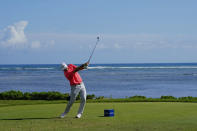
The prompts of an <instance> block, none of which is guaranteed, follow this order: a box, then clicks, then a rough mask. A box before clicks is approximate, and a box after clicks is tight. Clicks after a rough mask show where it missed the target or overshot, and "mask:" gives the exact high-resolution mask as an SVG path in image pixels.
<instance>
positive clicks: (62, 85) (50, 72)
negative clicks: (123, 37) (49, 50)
mask: <svg viewBox="0 0 197 131" xmlns="http://www.w3.org/2000/svg"><path fill="white" fill-rule="evenodd" d="M79 73H80V75H81V76H82V78H83V80H84V83H85V85H86V89H87V94H95V95H96V96H105V97H112V98H125V97H130V96H134V95H142V96H146V97H152V98H158V97H160V96H162V95H172V96H175V97H183V96H194V97H197V63H165V64H164V63H154V64H151V63H149V64H91V65H90V67H89V68H88V69H87V70H83V71H80V72H79ZM9 90H20V91H22V92H43V91H44V92H47V91H59V92H62V93H69V92H70V86H69V82H68V81H67V80H66V79H65V77H64V74H63V72H62V71H61V69H60V65H57V64H50V65H49V64H48V65H0V92H3V91H9Z"/></svg>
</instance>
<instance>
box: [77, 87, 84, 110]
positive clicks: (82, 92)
mask: <svg viewBox="0 0 197 131" xmlns="http://www.w3.org/2000/svg"><path fill="white" fill-rule="evenodd" d="M80 97H81V102H80V106H79V110H78V114H82V113H83V110H84V107H85V104H86V89H85V85H84V84H83V83H82V84H81V90H80Z"/></svg>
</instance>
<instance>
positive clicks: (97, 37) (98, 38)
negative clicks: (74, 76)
mask: <svg viewBox="0 0 197 131" xmlns="http://www.w3.org/2000/svg"><path fill="white" fill-rule="evenodd" d="M99 40H100V39H99V37H97V41H96V44H95V46H94V49H93V50H92V53H91V55H90V57H89V59H88V63H90V60H91V58H92V55H93V54H94V51H95V49H96V46H97V44H98V42H99Z"/></svg>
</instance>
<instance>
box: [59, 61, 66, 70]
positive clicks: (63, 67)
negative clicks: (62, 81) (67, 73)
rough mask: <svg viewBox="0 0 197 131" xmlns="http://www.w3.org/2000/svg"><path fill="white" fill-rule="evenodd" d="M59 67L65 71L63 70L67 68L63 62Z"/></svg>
mask: <svg viewBox="0 0 197 131" xmlns="http://www.w3.org/2000/svg"><path fill="white" fill-rule="evenodd" d="M61 67H62V70H65V69H67V68H68V66H67V65H66V63H65V62H62V65H61Z"/></svg>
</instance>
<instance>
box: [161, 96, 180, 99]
mask: <svg viewBox="0 0 197 131" xmlns="http://www.w3.org/2000/svg"><path fill="white" fill-rule="evenodd" d="M160 99H177V98H176V97H174V96H161V98H160Z"/></svg>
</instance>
